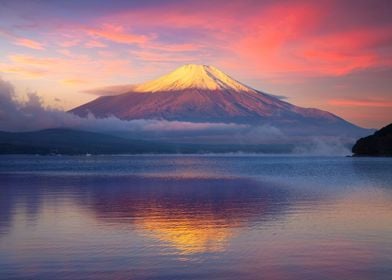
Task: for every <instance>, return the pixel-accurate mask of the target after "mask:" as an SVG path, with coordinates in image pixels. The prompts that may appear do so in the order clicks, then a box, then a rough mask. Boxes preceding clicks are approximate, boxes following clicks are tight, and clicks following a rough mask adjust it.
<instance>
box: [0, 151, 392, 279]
mask: <svg viewBox="0 0 392 280" xmlns="http://www.w3.org/2000/svg"><path fill="white" fill-rule="evenodd" d="M0 185H1V187H0V279H43V280H45V279H48V280H49V279H50V280H52V279H236V280H238V279H356V280H357V279H392V159H391V158H389V159H388V158H349V157H300V156H257V155H254V156H245V155H230V156H229V155H225V156H223V155H221V156H214V155H208V156H188V155H187V156H185V155H184V156H175V155H167V156H166V155H159V156H158V155H145V156H1V157H0Z"/></svg>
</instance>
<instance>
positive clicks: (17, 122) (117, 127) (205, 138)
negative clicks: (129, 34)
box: [0, 79, 350, 155]
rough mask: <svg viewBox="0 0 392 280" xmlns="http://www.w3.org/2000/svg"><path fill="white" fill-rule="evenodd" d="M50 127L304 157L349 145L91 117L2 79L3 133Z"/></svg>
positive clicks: (266, 132)
mask: <svg viewBox="0 0 392 280" xmlns="http://www.w3.org/2000/svg"><path fill="white" fill-rule="evenodd" d="M48 128H71V129H76V130H86V131H92V132H102V133H109V134H115V135H117V136H123V137H126V138H140V139H149V140H163V141H166V142H183V143H197V144H200V143H209V144H238V145H259V144H277V145H279V144H287V143H292V144H294V148H293V150H292V152H293V153H295V154H301V155H347V154H350V151H349V149H348V148H347V141H346V140H343V139H339V138H336V137H335V138H332V139H331V138H328V139H326V138H322V137H308V138H306V139H304V138H300V139H296V137H295V136H292V135H288V134H287V133H285V132H284V131H282V130H281V129H279V128H277V127H275V126H272V125H269V124H264V125H246V124H236V123H192V122H182V121H167V120H145V119H140V120H129V121H127V120H120V119H118V118H116V117H113V116H112V117H107V118H103V119H99V118H95V117H94V116H93V115H88V116H87V117H86V118H82V117H79V116H77V115H74V114H72V113H68V112H64V111H61V110H59V109H55V108H51V107H47V106H44V105H43V100H42V99H41V98H40V97H39V95H38V94H36V93H34V92H29V93H27V95H26V98H25V99H24V100H20V99H18V98H17V96H16V93H15V90H14V87H13V85H12V84H11V83H9V82H7V81H4V80H2V79H0V130H1V131H9V132H23V131H35V130H43V129H48Z"/></svg>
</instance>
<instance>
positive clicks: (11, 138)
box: [0, 128, 171, 154]
mask: <svg viewBox="0 0 392 280" xmlns="http://www.w3.org/2000/svg"><path fill="white" fill-rule="evenodd" d="M170 151H171V150H170V149H169V148H168V147H166V146H164V145H157V143H153V142H151V143H150V142H146V141H139V140H129V139H122V138H120V137H115V136H111V135H106V134H102V133H95V132H87V131H80V130H73V129H64V128H53V129H45V130H40V131H32V132H3V131H0V154H86V153H89V154H121V153H147V152H150V153H157V152H158V153H159V152H170Z"/></svg>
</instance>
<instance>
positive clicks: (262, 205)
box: [82, 178, 293, 254]
mask: <svg viewBox="0 0 392 280" xmlns="http://www.w3.org/2000/svg"><path fill="white" fill-rule="evenodd" d="M101 183H102V182H101ZM105 185H107V184H105ZM290 196H291V194H290V193H289V192H288V191H287V190H285V189H282V188H281V187H279V186H277V185H271V184H269V185H262V184H260V183H256V182H254V181H252V180H248V179H238V178H237V179H235V178H231V179H227V178H221V179H178V178H172V179H166V180H161V179H158V178H132V179H129V178H122V179H117V180H116V183H115V184H114V185H113V186H111V187H110V188H103V189H99V188H92V189H91V190H90V193H89V194H88V203H89V204H90V205H91V209H93V210H94V212H95V215H96V216H97V217H98V218H100V219H104V220H105V219H106V220H107V221H110V223H111V225H112V224H113V221H115V222H116V223H121V224H130V225H135V226H136V227H137V228H138V229H141V230H142V231H143V232H144V234H146V235H148V236H152V237H155V238H157V239H159V240H161V241H164V242H166V243H168V244H170V245H171V246H173V247H174V248H176V249H177V250H179V251H180V253H182V254H193V253H203V252H219V251H223V250H224V246H225V243H226V242H227V241H228V239H229V238H230V237H231V236H232V235H233V234H234V232H233V230H234V229H235V228H238V227H249V226H251V225H252V224H255V223H260V222H261V221H268V220H270V219H275V218H277V217H278V216H279V215H283V214H284V213H285V211H286V210H287V208H288V206H289V203H288V201H290V199H289V197H290ZM82 203H84V202H82ZM290 203H293V201H291V202H290Z"/></svg>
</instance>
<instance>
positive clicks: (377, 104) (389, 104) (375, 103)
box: [328, 99, 392, 107]
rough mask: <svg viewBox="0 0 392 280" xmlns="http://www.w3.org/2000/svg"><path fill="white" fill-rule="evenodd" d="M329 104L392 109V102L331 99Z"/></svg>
mask: <svg viewBox="0 0 392 280" xmlns="http://www.w3.org/2000/svg"><path fill="white" fill-rule="evenodd" d="M328 103H329V104H330V105H333V106H341V107H392V101H389V100H371V99H331V100H329V101H328Z"/></svg>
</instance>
